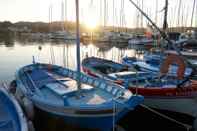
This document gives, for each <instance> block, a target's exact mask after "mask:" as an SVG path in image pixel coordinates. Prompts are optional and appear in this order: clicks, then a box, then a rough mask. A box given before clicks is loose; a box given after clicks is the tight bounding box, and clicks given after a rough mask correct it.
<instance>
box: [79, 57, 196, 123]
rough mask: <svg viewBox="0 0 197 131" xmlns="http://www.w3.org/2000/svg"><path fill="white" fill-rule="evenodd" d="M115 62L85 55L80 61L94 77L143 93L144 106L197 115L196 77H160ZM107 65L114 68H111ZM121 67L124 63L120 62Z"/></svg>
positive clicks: (85, 70) (84, 68) (85, 69)
mask: <svg viewBox="0 0 197 131" xmlns="http://www.w3.org/2000/svg"><path fill="white" fill-rule="evenodd" d="M105 65H108V66H105ZM110 65H111V66H110ZM115 65H116V66H115ZM117 65H119V64H118V63H115V62H112V61H108V60H102V59H100V58H95V57H90V58H86V59H84V60H83V62H82V66H83V71H84V72H85V73H87V74H89V75H91V76H94V77H100V78H105V79H111V81H113V82H114V83H117V84H120V85H123V86H124V87H125V88H127V89H129V90H131V91H132V92H134V93H139V94H141V95H143V96H144V97H145V100H144V104H145V105H147V106H150V107H152V108H155V109H162V110H168V111H174V112H178V113H183V114H187V115H190V116H192V117H194V118H195V119H196V118H197V108H196V107H197V101H196V99H197V81H196V80H189V79H186V78H185V77H183V76H182V77H183V78H184V79H181V80H180V79H177V78H175V77H172V76H167V75H165V77H159V76H156V75H155V74H151V73H148V72H143V71H133V70H132V71H130V70H129V68H127V69H125V68H117V67H118V66H117ZM119 66H120V65H119ZM109 67H110V68H111V67H113V69H110V68H109ZM122 67H125V66H124V65H122ZM102 68H103V69H102ZM107 69H110V71H111V72H110V73H108V72H107V71H106V70H107ZM122 69H123V70H122ZM103 70H104V71H103Z"/></svg>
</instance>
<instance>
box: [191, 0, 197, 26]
mask: <svg viewBox="0 0 197 131" xmlns="http://www.w3.org/2000/svg"><path fill="white" fill-rule="evenodd" d="M195 6H196V0H194V1H193V8H192V16H191V25H190V26H191V27H192V25H193V17H194V10H195Z"/></svg>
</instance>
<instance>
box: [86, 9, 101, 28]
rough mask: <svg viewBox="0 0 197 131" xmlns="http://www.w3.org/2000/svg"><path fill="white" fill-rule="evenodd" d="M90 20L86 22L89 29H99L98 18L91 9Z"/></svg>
mask: <svg viewBox="0 0 197 131" xmlns="http://www.w3.org/2000/svg"><path fill="white" fill-rule="evenodd" d="M87 16H88V18H87V19H86V20H85V25H86V27H87V28H88V29H91V30H94V29H96V28H97V27H98V21H99V20H98V18H97V17H96V16H97V15H96V13H95V10H94V9H90V11H89V12H88V15H87Z"/></svg>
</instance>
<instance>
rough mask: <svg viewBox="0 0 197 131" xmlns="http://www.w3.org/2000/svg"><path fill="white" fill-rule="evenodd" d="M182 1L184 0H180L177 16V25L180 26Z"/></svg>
mask: <svg viewBox="0 0 197 131" xmlns="http://www.w3.org/2000/svg"><path fill="white" fill-rule="evenodd" d="M181 1H182V0H179V5H178V15H177V17H178V18H177V25H178V26H180V23H179V20H180V19H179V18H180V13H181V3H182V2H181Z"/></svg>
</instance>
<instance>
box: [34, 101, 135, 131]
mask: <svg viewBox="0 0 197 131" xmlns="http://www.w3.org/2000/svg"><path fill="white" fill-rule="evenodd" d="M34 105H35V106H36V107H37V108H38V109H40V110H41V111H43V112H45V113H47V114H48V115H52V116H54V117H56V118H60V119H63V120H64V121H65V123H67V124H71V125H75V126H78V127H83V128H89V129H99V130H102V131H106V130H107V131H108V130H109V131H110V130H111V129H112V128H113V124H114V123H116V122H117V121H118V120H119V119H121V118H122V117H123V116H124V115H125V114H127V113H128V112H129V111H130V110H131V109H129V108H124V107H122V109H120V108H118V109H117V107H118V106H120V105H114V110H112V111H109V110H108V112H111V113H109V114H106V115H104V114H100V115H99V113H97V114H90V113H88V114H85V113H84V114H82V115H81V114H80V115H78V114H76V113H75V110H74V109H68V110H65V109H64V108H58V107H56V106H51V105H46V104H43V103H39V102H36V103H34ZM115 108H116V109H115ZM132 110H133V109H132ZM113 111H114V112H113ZM106 112H107V111H106Z"/></svg>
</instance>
